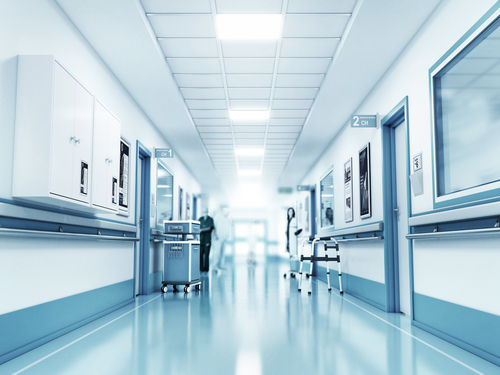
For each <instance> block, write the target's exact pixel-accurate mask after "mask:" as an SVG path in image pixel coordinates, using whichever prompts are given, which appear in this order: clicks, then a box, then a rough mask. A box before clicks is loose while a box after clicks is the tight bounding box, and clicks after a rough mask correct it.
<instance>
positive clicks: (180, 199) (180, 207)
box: [179, 186, 183, 220]
mask: <svg viewBox="0 0 500 375" xmlns="http://www.w3.org/2000/svg"><path fill="white" fill-rule="evenodd" d="M182 195H183V191H182V188H181V187H180V186H179V220H182V203H183V202H182Z"/></svg>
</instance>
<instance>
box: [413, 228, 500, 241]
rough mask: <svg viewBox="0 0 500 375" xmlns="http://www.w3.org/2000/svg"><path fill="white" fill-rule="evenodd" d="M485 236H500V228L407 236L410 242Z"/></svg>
mask: <svg viewBox="0 0 500 375" xmlns="http://www.w3.org/2000/svg"><path fill="white" fill-rule="evenodd" d="M484 234H500V228H498V227H497V228H482V229H464V230H450V231H445V232H427V233H411V234H407V235H406V238H407V239H409V240H419V239H431V238H443V237H458V236H477V235H484Z"/></svg>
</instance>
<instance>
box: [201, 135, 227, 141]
mask: <svg viewBox="0 0 500 375" xmlns="http://www.w3.org/2000/svg"><path fill="white" fill-rule="evenodd" d="M200 136H201V138H203V139H204V140H205V139H233V135H232V134H231V133H200Z"/></svg>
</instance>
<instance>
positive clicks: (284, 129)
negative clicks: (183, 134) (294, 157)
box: [198, 125, 302, 133]
mask: <svg viewBox="0 0 500 375" xmlns="http://www.w3.org/2000/svg"><path fill="white" fill-rule="evenodd" d="M198 129H199V128H198ZM301 130H302V126H298V125H296V126H270V127H269V129H268V130H267V131H268V132H269V133H298V132H300V131H301Z"/></svg>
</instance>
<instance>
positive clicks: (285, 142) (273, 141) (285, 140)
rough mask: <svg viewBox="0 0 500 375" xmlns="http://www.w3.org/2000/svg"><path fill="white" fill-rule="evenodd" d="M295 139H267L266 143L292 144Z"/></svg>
mask: <svg viewBox="0 0 500 375" xmlns="http://www.w3.org/2000/svg"><path fill="white" fill-rule="evenodd" d="M296 141H297V140H296V139H295V138H294V139H268V140H267V144H268V145H294V144H295V142H296Z"/></svg>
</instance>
